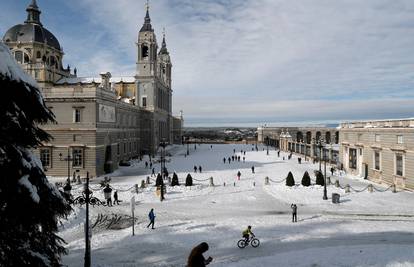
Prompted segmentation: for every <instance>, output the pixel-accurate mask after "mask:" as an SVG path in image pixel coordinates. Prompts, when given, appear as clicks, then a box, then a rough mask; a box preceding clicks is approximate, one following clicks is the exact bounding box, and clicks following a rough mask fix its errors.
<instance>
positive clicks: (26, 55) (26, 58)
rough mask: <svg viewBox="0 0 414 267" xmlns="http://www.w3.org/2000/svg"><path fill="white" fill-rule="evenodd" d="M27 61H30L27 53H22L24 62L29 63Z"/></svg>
mask: <svg viewBox="0 0 414 267" xmlns="http://www.w3.org/2000/svg"><path fill="white" fill-rule="evenodd" d="M29 61H30V58H29V55H28V54H26V53H24V63H29Z"/></svg>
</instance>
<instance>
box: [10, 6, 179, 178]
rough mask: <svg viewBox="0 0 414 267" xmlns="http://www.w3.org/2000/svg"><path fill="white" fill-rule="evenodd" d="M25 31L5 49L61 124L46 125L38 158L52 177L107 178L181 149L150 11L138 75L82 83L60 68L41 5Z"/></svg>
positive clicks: (166, 64) (13, 33)
mask: <svg viewBox="0 0 414 267" xmlns="http://www.w3.org/2000/svg"><path fill="white" fill-rule="evenodd" d="M26 11H27V19H26V20H25V21H24V23H23V24H18V25H15V26H13V27H11V28H10V29H9V30H8V31H7V32H6V33H5V35H4V37H3V42H4V43H5V44H7V45H8V46H9V47H10V50H11V53H12V54H13V55H14V57H15V59H16V61H17V62H18V63H19V64H20V66H21V67H22V68H23V69H24V70H25V71H26V72H28V73H29V74H30V75H31V76H33V77H34V78H35V79H36V81H37V82H38V83H39V85H40V87H41V89H42V94H43V97H44V99H45V102H46V105H47V106H48V107H49V108H50V109H51V110H52V111H53V113H54V114H55V116H56V120H57V124H47V125H43V126H42V128H43V129H45V130H46V131H47V132H48V133H50V134H51V135H52V137H53V139H52V140H51V141H50V143H45V144H43V146H42V147H39V148H38V149H37V151H36V153H37V155H38V156H39V158H40V159H41V161H42V163H43V166H44V167H45V169H46V171H47V172H46V173H47V174H48V175H51V176H72V175H81V176H83V175H85V174H86V172H89V173H90V174H91V175H92V176H96V175H102V174H104V173H107V172H111V171H113V170H115V169H116V168H118V166H119V163H121V162H123V161H127V160H129V159H131V158H135V157H139V156H140V155H143V154H148V153H149V154H155V153H156V152H157V150H158V145H159V143H160V142H161V141H166V142H168V143H170V144H173V143H180V142H181V140H182V138H181V134H182V130H181V129H182V127H183V118H182V115H181V116H179V117H174V116H173V115H172V87H171V85H172V78H171V77H172V63H171V57H170V54H169V51H168V49H167V44H166V40H165V34H164V36H163V40H162V44H161V48H160V49H158V43H157V39H156V35H155V32H154V29H153V27H152V24H151V19H150V15H149V9H148V7H147V10H146V15H145V18H144V24H143V26H142V27H141V29H140V30H139V32H138V40H137V50H138V55H137V69H136V73H135V75H131V76H123V77H112V75H111V73H110V72H104V73H100V74H99V75H98V76H97V77H78V73H77V70H76V68H74V69H73V71H72V70H71V68H70V67H69V66H67V67H66V68H64V67H63V56H64V52H63V49H62V46H61V45H60V43H59V41H58V39H57V38H56V37H55V36H54V35H53V34H52V33H51V32H50V31H48V30H47V29H46V28H45V27H44V26H43V25H42V23H41V20H40V14H41V11H40V9H39V7H38V5H37V2H36V0H32V1H31V3H30V4H29V6H28V7H27V9H26Z"/></svg>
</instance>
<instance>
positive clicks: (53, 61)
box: [13, 50, 59, 68]
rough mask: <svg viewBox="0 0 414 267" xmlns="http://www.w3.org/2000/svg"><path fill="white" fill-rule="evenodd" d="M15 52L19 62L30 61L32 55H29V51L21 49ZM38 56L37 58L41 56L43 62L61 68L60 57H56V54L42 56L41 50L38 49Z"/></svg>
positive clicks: (15, 57)
mask: <svg viewBox="0 0 414 267" xmlns="http://www.w3.org/2000/svg"><path fill="white" fill-rule="evenodd" d="M13 54H14V59H15V60H16V61H17V62H19V63H20V64H23V63H25V64H27V63H30V56H29V54H27V53H25V52H23V51H20V50H17V51H14V52H13ZM36 58H37V59H40V58H41V59H42V61H43V62H46V63H47V64H48V65H50V66H54V67H55V68H59V57H54V56H50V57H46V56H43V57H42V54H41V53H40V51H37V53H36Z"/></svg>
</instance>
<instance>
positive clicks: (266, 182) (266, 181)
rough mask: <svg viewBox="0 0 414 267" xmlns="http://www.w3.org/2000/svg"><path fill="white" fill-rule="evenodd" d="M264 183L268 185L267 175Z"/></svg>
mask: <svg viewBox="0 0 414 267" xmlns="http://www.w3.org/2000/svg"><path fill="white" fill-rule="evenodd" d="M265 185H269V177H267V176H266V177H265Z"/></svg>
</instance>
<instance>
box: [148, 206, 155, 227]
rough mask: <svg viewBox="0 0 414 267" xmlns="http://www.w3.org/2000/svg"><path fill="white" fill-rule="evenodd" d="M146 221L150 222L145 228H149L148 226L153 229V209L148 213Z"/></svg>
mask: <svg viewBox="0 0 414 267" xmlns="http://www.w3.org/2000/svg"><path fill="white" fill-rule="evenodd" d="M148 219H149V220H150V223H149V224H148V225H147V228H149V227H150V225H152V227H151V228H152V229H154V223H155V214H154V209H151V211H150V212H149V213H148Z"/></svg>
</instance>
